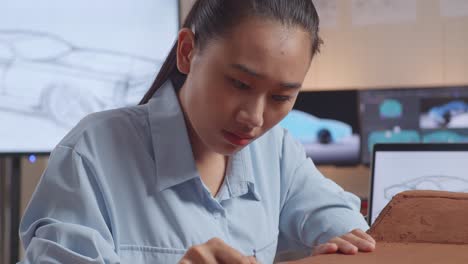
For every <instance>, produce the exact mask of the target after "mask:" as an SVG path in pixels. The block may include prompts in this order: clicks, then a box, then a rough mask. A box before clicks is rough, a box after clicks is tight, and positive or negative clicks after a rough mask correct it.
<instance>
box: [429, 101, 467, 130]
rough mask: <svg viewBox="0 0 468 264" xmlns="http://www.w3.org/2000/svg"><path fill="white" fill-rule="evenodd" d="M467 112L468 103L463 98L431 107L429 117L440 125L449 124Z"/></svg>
mask: <svg viewBox="0 0 468 264" xmlns="http://www.w3.org/2000/svg"><path fill="white" fill-rule="evenodd" d="M465 113H467V114H468V104H467V103H465V102H464V101H462V100H455V101H451V102H449V103H446V104H444V105H441V106H435V107H433V108H431V109H430V110H429V117H430V118H432V119H433V120H434V121H435V122H437V124H439V125H440V126H447V125H449V124H450V122H451V121H452V120H453V118H454V117H456V116H457V115H461V114H465ZM467 125H468V124H467Z"/></svg>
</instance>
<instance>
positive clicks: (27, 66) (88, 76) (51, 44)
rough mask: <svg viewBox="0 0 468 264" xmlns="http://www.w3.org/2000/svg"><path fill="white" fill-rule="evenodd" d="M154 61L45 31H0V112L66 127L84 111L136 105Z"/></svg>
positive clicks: (152, 72)
mask: <svg viewBox="0 0 468 264" xmlns="http://www.w3.org/2000/svg"><path fill="white" fill-rule="evenodd" d="M160 65H161V63H160V62H158V61H156V60H153V59H150V58H147V57H142V56H137V55H132V54H127V53H123V52H118V51H110V50H102V49H93V48H85V47H79V46H76V45H73V44H72V43H70V42H68V41H66V40H65V39H63V38H61V37H60V36H57V35H52V34H49V33H44V32H36V31H25V30H0V110H1V111H12V112H16V113H26V114H34V115H37V116H42V117H45V118H49V119H51V120H53V121H54V122H56V123H57V124H59V125H61V126H65V127H71V126H73V125H75V124H76V122H77V121H79V119H81V118H82V117H83V116H85V115H86V114H88V113H91V112H95V111H101V110H106V109H111V108H116V107H122V106H126V105H131V104H137V103H138V100H139V99H141V97H142V95H143V94H144V92H145V91H146V90H147V89H148V88H149V86H150V85H151V82H152V80H153V78H154V75H155V73H156V72H157V71H158V69H159V67H160Z"/></svg>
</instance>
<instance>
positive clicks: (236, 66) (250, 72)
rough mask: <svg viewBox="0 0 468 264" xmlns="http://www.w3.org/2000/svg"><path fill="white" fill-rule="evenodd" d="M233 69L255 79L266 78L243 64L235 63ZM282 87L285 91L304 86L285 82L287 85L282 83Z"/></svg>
mask: <svg viewBox="0 0 468 264" xmlns="http://www.w3.org/2000/svg"><path fill="white" fill-rule="evenodd" d="M231 67H232V68H234V69H237V70H240V71H242V72H244V73H247V74H248V75H251V76H253V77H256V78H260V79H265V78H266V76H265V75H263V74H261V73H258V72H256V71H254V70H252V69H250V68H248V67H247V66H245V65H242V64H238V63H234V64H231ZM280 86H281V87H282V88H285V89H299V88H301V86H302V84H301V83H295V82H293V83H289V82H285V83H283V82H282V83H280Z"/></svg>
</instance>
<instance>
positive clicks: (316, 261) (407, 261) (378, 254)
mask: <svg viewBox="0 0 468 264" xmlns="http://www.w3.org/2000/svg"><path fill="white" fill-rule="evenodd" d="M288 263H290V264H344V263H346V264H371V263H372V264H375V263H378V264H415V263H424V264H441V263H451V264H458V263H460V264H461V263H468V245H449V244H433V243H409V244H405V243H386V242H378V243H377V249H376V251H374V252H372V253H358V254H357V255H343V254H330V255H320V256H315V257H310V258H305V259H302V260H299V261H294V262H288Z"/></svg>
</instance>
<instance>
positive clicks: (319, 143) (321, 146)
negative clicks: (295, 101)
mask: <svg viewBox="0 0 468 264" xmlns="http://www.w3.org/2000/svg"><path fill="white" fill-rule="evenodd" d="M280 126H282V127H284V128H286V129H287V130H288V131H289V132H290V133H291V134H292V136H293V137H294V138H296V139H297V140H298V141H299V142H301V143H302V144H303V145H304V148H305V151H306V153H307V156H309V157H310V158H312V160H313V161H314V162H315V163H353V162H356V161H358V159H359V146H360V145H359V144H360V141H359V136H358V135H357V134H353V131H352V128H351V126H350V125H348V124H346V123H344V122H341V121H339V120H333V119H324V118H318V117H316V116H314V115H312V114H309V113H306V112H303V111H299V110H292V111H291V112H290V113H289V114H288V115H287V116H286V117H285V118H284V119H283V120H282V121H281V122H280Z"/></svg>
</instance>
